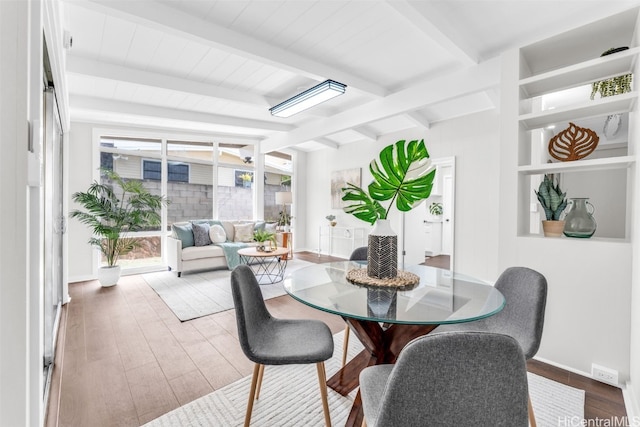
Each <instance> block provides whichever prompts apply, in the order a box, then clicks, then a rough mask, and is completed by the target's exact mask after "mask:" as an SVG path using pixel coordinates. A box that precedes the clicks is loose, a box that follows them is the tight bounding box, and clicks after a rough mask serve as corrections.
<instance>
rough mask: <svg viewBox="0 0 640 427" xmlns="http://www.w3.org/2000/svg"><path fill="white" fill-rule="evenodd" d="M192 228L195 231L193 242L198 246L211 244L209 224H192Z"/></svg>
mask: <svg viewBox="0 0 640 427" xmlns="http://www.w3.org/2000/svg"><path fill="white" fill-rule="evenodd" d="M191 228H192V229H193V241H194V243H195V245H196V246H208V245H210V244H211V239H210V238H209V224H207V223H204V224H196V223H192V224H191Z"/></svg>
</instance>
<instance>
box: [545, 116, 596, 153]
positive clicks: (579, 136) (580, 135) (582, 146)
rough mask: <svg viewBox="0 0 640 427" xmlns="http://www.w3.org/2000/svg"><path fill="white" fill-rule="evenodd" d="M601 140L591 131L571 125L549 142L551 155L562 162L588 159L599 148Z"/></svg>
mask: <svg viewBox="0 0 640 427" xmlns="http://www.w3.org/2000/svg"><path fill="white" fill-rule="evenodd" d="M599 141H600V138H599V137H598V135H597V134H596V133H595V132H594V131H592V130H591V129H587V128H582V127H580V126H576V125H575V124H573V123H571V122H570V123H569V127H568V128H566V129H565V130H563V131H562V132H560V133H558V134H557V135H556V136H554V137H553V138H551V140H550V141H549V154H550V155H551V157H553V158H554V159H556V160H560V161H561V162H570V161H573V160H580V159H582V158H584V157H587V156H588V155H589V154H591V153H593V151H594V150H595V149H596V147H597V146H598V142H599Z"/></svg>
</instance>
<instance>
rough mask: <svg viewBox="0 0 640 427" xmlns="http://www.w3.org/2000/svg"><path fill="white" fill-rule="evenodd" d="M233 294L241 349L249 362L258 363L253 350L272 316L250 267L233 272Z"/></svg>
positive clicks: (236, 269)
mask: <svg viewBox="0 0 640 427" xmlns="http://www.w3.org/2000/svg"><path fill="white" fill-rule="evenodd" d="M231 293H232V294H233V304H234V306H235V309H236V321H237V323H238V339H239V340H240V347H241V348H242V351H243V352H244V354H245V355H246V356H247V358H249V360H251V361H253V362H257V360H256V359H255V358H254V355H253V352H252V350H251V349H252V348H253V347H254V346H255V344H256V343H258V342H259V341H260V339H261V337H262V335H263V334H262V329H263V328H265V327H268V325H269V324H270V323H271V322H270V321H271V320H272V316H271V314H270V313H269V311H268V310H267V307H266V305H265V303H264V299H263V297H262V291H260V285H259V284H258V281H257V280H256V276H255V275H254V274H253V272H252V271H251V269H250V268H249V267H248V266H246V265H239V266H237V267H236V268H234V270H233V271H232V272H231ZM252 343H253V344H254V345H252Z"/></svg>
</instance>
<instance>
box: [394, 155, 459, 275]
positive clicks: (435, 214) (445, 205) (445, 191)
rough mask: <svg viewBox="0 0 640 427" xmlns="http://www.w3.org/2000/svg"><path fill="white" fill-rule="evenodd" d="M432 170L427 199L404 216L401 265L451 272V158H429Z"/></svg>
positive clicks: (453, 159)
mask: <svg viewBox="0 0 640 427" xmlns="http://www.w3.org/2000/svg"><path fill="white" fill-rule="evenodd" d="M432 162H433V164H434V165H435V167H436V177H435V180H434V182H433V188H432V190H431V196H429V198H428V199H426V200H425V202H424V203H422V204H421V205H420V206H418V207H416V208H415V209H413V210H411V211H409V212H406V213H405V216H404V221H405V232H404V239H405V240H404V245H405V246H404V247H405V252H406V253H405V260H404V261H405V264H406V265H411V264H425V265H430V266H433V267H437V268H443V269H445V270H453V264H454V256H453V255H454V230H455V226H454V218H455V206H454V205H455V158H454V157H444V158H439V159H432Z"/></svg>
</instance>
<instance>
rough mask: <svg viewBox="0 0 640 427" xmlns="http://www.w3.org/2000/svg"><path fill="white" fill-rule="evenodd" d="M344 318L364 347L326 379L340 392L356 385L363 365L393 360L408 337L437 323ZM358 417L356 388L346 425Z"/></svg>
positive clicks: (358, 421) (355, 423)
mask: <svg viewBox="0 0 640 427" xmlns="http://www.w3.org/2000/svg"><path fill="white" fill-rule="evenodd" d="M344 320H345V322H347V323H348V324H349V326H350V327H351V330H352V331H353V333H354V334H355V335H356V336H357V337H358V339H359V340H360V342H362V344H363V345H364V350H363V351H362V352H361V353H360V354H358V355H357V356H356V357H354V358H353V359H352V360H351V361H349V363H347V364H346V365H345V366H344V368H342V369H341V370H339V371H338V372H336V373H335V374H334V375H333V376H332V377H331V378H329V380H328V381H327V386H329V387H331V388H332V389H333V390H335V391H337V392H338V393H340V394H341V395H343V396H346V395H347V394H349V393H350V392H351V391H352V390H354V389H355V388H356V387H358V385H360V378H359V377H360V371H362V370H363V369H364V368H366V367H367V366H373V365H381V364H384V363H395V362H396V360H397V359H398V355H399V354H400V351H401V350H402V349H403V348H404V346H405V345H407V343H408V342H409V341H411V340H413V339H414V338H417V337H420V336H422V335H426V334H428V333H429V332H431V331H432V330H433V329H435V328H436V327H437V326H438V325H401V324H391V325H387V324H385V325H383V326H381V325H380V324H379V323H378V322H370V321H367V320H358V319H351V318H344ZM387 326H388V327H387ZM362 419H363V413H362V400H361V398H360V391H358V394H357V395H356V399H355V400H354V402H353V406H352V407H351V412H350V413H349V418H348V419H347V424H346V425H347V426H358V427H360V426H361V425H362Z"/></svg>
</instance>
